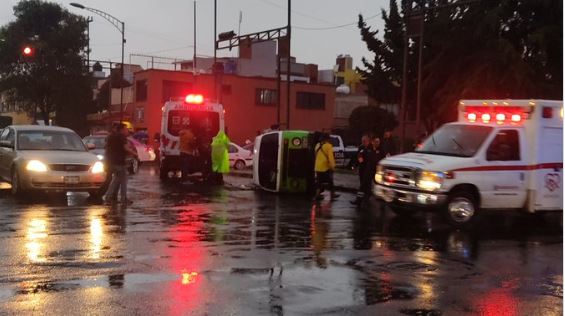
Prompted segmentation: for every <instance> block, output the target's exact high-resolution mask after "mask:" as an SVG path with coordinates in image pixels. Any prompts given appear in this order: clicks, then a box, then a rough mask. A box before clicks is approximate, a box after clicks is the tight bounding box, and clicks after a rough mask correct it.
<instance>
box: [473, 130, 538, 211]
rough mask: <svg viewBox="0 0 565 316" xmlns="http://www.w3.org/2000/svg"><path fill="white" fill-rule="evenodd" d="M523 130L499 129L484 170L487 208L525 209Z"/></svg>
mask: <svg viewBox="0 0 565 316" xmlns="http://www.w3.org/2000/svg"><path fill="white" fill-rule="evenodd" d="M524 149H525V146H524V138H523V131H522V130H521V129H500V130H498V131H497V132H496V135H495V137H494V138H493V139H492V141H491V142H490V144H489V145H488V147H487V150H486V153H485V160H486V167H485V168H484V170H481V171H480V172H481V173H482V174H481V182H482V189H481V192H482V193H483V194H482V203H481V206H482V207H484V208H500V209H509V208H512V209H514V208H522V207H523V206H524V203H525V200H526V172H527V169H528V167H527V164H526V161H527V159H526V155H527V153H526V152H525V151H524Z"/></svg>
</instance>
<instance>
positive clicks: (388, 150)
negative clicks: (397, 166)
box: [381, 129, 397, 157]
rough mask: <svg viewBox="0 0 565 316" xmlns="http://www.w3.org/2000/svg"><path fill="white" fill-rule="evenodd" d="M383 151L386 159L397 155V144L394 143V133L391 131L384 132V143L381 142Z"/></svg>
mask: <svg viewBox="0 0 565 316" xmlns="http://www.w3.org/2000/svg"><path fill="white" fill-rule="evenodd" d="M381 150H382V152H383V155H384V156H385V157H390V156H394V155H396V154H397V151H396V150H397V149H396V143H395V142H394V138H392V131H391V130H390V129H388V130H386V131H385V132H384V135H383V141H382V142H381Z"/></svg>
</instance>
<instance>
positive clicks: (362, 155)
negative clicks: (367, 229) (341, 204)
mask: <svg viewBox="0 0 565 316" xmlns="http://www.w3.org/2000/svg"><path fill="white" fill-rule="evenodd" d="M370 147H371V138H370V137H369V136H368V135H363V137H361V145H360V146H359V149H358V150H357V163H358V166H359V169H358V171H359V190H358V191H357V197H356V199H355V200H353V201H351V203H352V204H356V205H358V204H360V203H361V200H363V197H364V193H363V188H364V186H363V180H364V175H365V168H366V167H367V153H368V151H369V150H370Z"/></svg>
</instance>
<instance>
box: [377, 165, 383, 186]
mask: <svg viewBox="0 0 565 316" xmlns="http://www.w3.org/2000/svg"><path fill="white" fill-rule="evenodd" d="M383 176H384V167H383V166H382V165H378V166H377V172H376V173H375V183H378V184H381V183H383Z"/></svg>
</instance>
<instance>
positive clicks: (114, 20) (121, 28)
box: [71, 2, 126, 123]
mask: <svg viewBox="0 0 565 316" xmlns="http://www.w3.org/2000/svg"><path fill="white" fill-rule="evenodd" d="M71 6H73V7H75V8H79V9H83V10H87V11H90V12H92V13H95V14H98V15H99V16H101V17H103V18H104V19H106V21H108V22H110V23H112V25H113V26H115V27H116V28H117V29H118V31H120V33H121V34H122V67H121V69H120V72H121V78H122V82H120V123H122V122H123V120H124V85H123V82H124V81H125V78H124V44H125V43H126V39H125V37H124V31H125V24H124V22H122V21H120V20H118V19H117V18H115V17H114V16H112V15H110V14H108V13H106V12H104V11H100V10H97V9H94V8H89V7H85V6H84V5H82V4H80V3H76V2H72V3H71ZM110 80H112V69H110ZM111 93H112V91H110V95H111ZM110 103H111V102H110ZM110 105H111V104H110Z"/></svg>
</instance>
